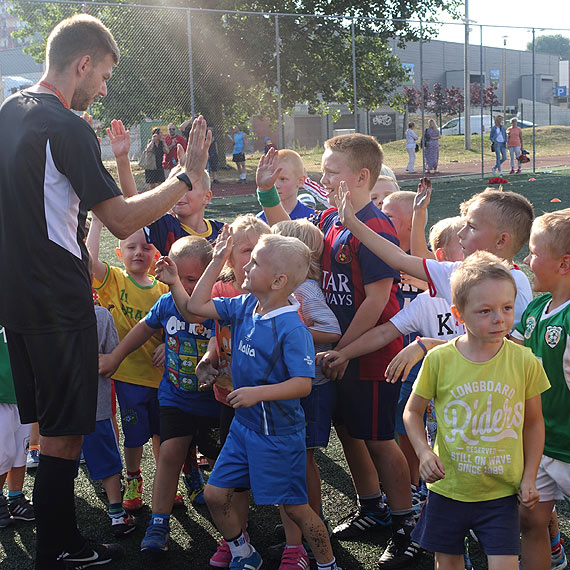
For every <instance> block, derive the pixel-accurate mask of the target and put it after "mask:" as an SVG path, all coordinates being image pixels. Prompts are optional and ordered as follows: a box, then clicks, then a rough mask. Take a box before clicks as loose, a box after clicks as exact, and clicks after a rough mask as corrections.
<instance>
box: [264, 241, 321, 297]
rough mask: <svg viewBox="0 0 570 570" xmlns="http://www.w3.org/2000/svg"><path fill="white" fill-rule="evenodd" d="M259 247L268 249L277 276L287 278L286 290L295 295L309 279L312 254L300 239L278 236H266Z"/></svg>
mask: <svg viewBox="0 0 570 570" xmlns="http://www.w3.org/2000/svg"><path fill="white" fill-rule="evenodd" d="M257 247H263V248H266V249H268V250H269V251H270V252H271V253H272V256H271V263H272V265H273V269H274V271H275V274H279V273H283V274H285V275H286V276H287V285H286V290H287V291H288V292H289V293H293V291H295V289H297V287H299V285H301V283H303V281H305V280H306V279H307V274H308V272H309V266H310V264H311V252H310V250H309V248H308V247H307V246H306V245H305V244H304V243H303V242H302V241H301V240H299V239H297V238H294V237H288V236H282V235H277V234H264V235H262V236H261V237H260V238H259V241H258V242H257Z"/></svg>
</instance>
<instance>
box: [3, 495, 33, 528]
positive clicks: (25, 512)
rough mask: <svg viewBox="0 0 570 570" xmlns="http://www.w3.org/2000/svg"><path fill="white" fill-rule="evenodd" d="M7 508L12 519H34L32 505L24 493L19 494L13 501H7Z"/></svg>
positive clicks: (28, 520)
mask: <svg viewBox="0 0 570 570" xmlns="http://www.w3.org/2000/svg"><path fill="white" fill-rule="evenodd" d="M8 510H9V511H10V514H11V515H12V518H13V519H18V520H20V521H27V522H30V521H35V520H36V516H35V515H34V506H33V505H32V503H31V501H29V500H28V499H26V497H24V495H20V496H19V497H18V498H17V499H16V500H15V501H12V502H10V501H8Z"/></svg>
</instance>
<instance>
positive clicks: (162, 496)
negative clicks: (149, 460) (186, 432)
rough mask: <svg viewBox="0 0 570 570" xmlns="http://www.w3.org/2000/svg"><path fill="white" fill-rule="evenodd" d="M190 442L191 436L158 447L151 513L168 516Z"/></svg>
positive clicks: (171, 440) (168, 441)
mask: <svg viewBox="0 0 570 570" xmlns="http://www.w3.org/2000/svg"><path fill="white" fill-rule="evenodd" d="M191 442H192V436H191V435H190V436H184V437H173V438H172V439H167V440H166V441H163V442H162V444H161V445H160V454H159V456H158V465H157V466H156V474H155V476H154V485H153V487H152V512H153V513H164V514H169V513H170V512H171V511H172V502H173V501H174V496H175V495H176V490H177V489H178V476H179V475H180V470H181V469H182V464H183V463H184V459H185V457H186V452H187V451H188V446H189V445H190V443H191Z"/></svg>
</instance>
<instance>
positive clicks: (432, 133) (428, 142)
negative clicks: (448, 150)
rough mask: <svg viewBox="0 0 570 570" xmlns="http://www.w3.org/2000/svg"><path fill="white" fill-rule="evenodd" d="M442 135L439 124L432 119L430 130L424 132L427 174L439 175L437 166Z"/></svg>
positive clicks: (429, 124)
mask: <svg viewBox="0 0 570 570" xmlns="http://www.w3.org/2000/svg"><path fill="white" fill-rule="evenodd" d="M440 138H441V134H440V132H439V129H438V128H437V123H436V122H435V121H434V120H433V119H430V120H429V122H428V128H427V129H426V130H425V132H424V136H423V137H422V142H423V145H424V161H425V165H426V173H427V174H430V173H432V172H433V173H434V174H436V173H437V165H438V162H439V139H440Z"/></svg>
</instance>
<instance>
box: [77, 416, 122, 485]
mask: <svg viewBox="0 0 570 570" xmlns="http://www.w3.org/2000/svg"><path fill="white" fill-rule="evenodd" d="M82 451H83V457H84V458H85V465H87V469H88V470H89V476H90V477H91V479H93V480H94V481H98V480H99V479H106V478H107V477H111V475H116V474H117V473H120V472H121V471H122V470H123V462H122V461H121V452H120V451H119V442H118V441H117V436H116V435H115V429H114V427H113V420H112V419H111V418H109V419H108V420H100V421H98V422H96V423H95V431H94V432H93V433H90V434H87V435H86V436H84V437H83V447H82Z"/></svg>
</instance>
